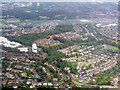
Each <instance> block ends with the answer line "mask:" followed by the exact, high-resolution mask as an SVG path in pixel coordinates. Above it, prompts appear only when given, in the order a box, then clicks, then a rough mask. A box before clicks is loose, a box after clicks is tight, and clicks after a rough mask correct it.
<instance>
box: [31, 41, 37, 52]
mask: <svg viewBox="0 0 120 90" xmlns="http://www.w3.org/2000/svg"><path fill="white" fill-rule="evenodd" d="M32 52H34V53H37V45H36V43H33V44H32Z"/></svg>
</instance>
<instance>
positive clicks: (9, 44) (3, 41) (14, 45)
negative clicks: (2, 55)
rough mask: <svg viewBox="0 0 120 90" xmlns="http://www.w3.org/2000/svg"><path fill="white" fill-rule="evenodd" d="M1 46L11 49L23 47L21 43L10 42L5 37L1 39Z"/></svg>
mask: <svg viewBox="0 0 120 90" xmlns="http://www.w3.org/2000/svg"><path fill="white" fill-rule="evenodd" d="M0 45H3V46H4V47H11V48H15V47H18V46H22V45H21V44H20V43H18V42H13V41H9V40H8V39H7V38H5V37H0Z"/></svg>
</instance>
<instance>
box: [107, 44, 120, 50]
mask: <svg viewBox="0 0 120 90" xmlns="http://www.w3.org/2000/svg"><path fill="white" fill-rule="evenodd" d="M106 49H109V50H113V51H118V50H119V49H118V47H115V46H111V45H107V47H106Z"/></svg>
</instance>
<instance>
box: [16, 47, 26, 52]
mask: <svg viewBox="0 0 120 90" xmlns="http://www.w3.org/2000/svg"><path fill="white" fill-rule="evenodd" d="M18 49H19V50H20V51H21V52H28V47H20V48H18Z"/></svg>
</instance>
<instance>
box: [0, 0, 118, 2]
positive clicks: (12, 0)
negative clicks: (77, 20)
mask: <svg viewBox="0 0 120 90" xmlns="http://www.w3.org/2000/svg"><path fill="white" fill-rule="evenodd" d="M1 2H119V0H1Z"/></svg>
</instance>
